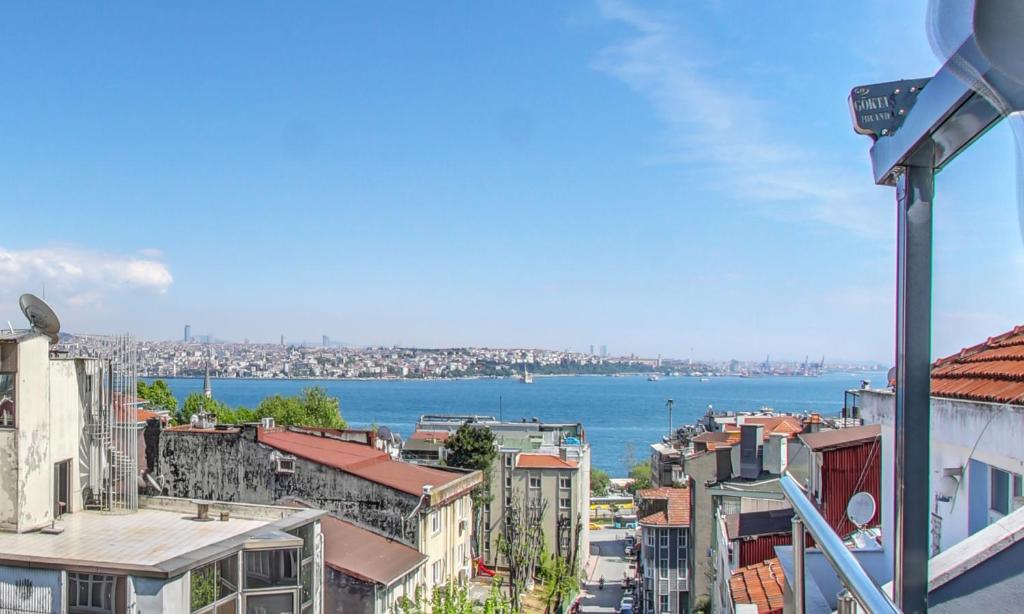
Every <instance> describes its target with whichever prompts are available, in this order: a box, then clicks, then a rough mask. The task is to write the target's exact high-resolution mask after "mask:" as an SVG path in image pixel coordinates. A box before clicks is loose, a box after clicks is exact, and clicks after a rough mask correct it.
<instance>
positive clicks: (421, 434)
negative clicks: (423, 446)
mask: <svg viewBox="0 0 1024 614" xmlns="http://www.w3.org/2000/svg"><path fill="white" fill-rule="evenodd" d="M450 436H451V433H450V432H448V431H414V432H413V434H412V435H410V436H409V441H448V437H450Z"/></svg>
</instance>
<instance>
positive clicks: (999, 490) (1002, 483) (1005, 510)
mask: <svg viewBox="0 0 1024 614" xmlns="http://www.w3.org/2000/svg"><path fill="white" fill-rule="evenodd" d="M991 489H992V490H991V492H992V496H991V505H990V507H991V508H992V509H993V510H994V511H996V512H999V513H1000V514H1009V513H1010V474H1009V473H1006V472H1005V471H1000V470H999V469H993V470H992V486H991Z"/></svg>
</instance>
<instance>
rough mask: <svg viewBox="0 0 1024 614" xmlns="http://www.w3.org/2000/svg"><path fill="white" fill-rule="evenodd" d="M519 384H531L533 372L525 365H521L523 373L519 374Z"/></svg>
mask: <svg viewBox="0 0 1024 614" xmlns="http://www.w3.org/2000/svg"><path fill="white" fill-rule="evenodd" d="M519 383H520V384H532V383H533V374H532V373H530V372H529V371H528V370H527V369H526V365H523V374H522V375H520V376H519Z"/></svg>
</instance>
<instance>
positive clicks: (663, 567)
mask: <svg viewBox="0 0 1024 614" xmlns="http://www.w3.org/2000/svg"><path fill="white" fill-rule="evenodd" d="M658 577H659V578H662V579H664V578H667V577H668V559H666V558H663V559H661V562H660V563H658Z"/></svg>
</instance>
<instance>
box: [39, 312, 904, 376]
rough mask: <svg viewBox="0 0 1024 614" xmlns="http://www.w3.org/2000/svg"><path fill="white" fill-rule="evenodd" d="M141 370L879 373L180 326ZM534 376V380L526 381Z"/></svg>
mask: <svg viewBox="0 0 1024 614" xmlns="http://www.w3.org/2000/svg"><path fill="white" fill-rule="evenodd" d="M103 342H104V341H103V340H102V339H101V338H96V337H90V336H77V335H62V336H61V342H60V345H59V347H58V349H59V350H63V351H67V352H69V353H71V354H72V355H76V356H89V355H100V351H101V347H100V346H101V344H102V343H103ZM136 350H137V357H138V369H139V374H140V375H142V376H146V377H202V376H204V375H205V374H206V373H207V371H209V374H210V375H211V376H212V377H219V378H251V379H301V378H316V379H441V378H444V379H449V378H466V377H520V378H522V377H523V375H524V373H528V374H529V375H530V376H531V377H532V376H533V375H609V376H614V375H625V374H637V373H640V374H649V375H650V376H651V377H658V376H669V377H671V376H691V377H716V376H727V375H731V376H745V377H753V376H804V377H813V376H818V375H821V374H822V373H825V372H830V371H864V370H872V371H877V370H884V369H885V368H886V367H885V366H883V365H878V364H873V363H864V362H836V363H828V364H826V363H825V359H824V357H822V358H821V359H820V360H817V361H810V360H809V359H805V360H803V361H772V360H771V358H770V357H766V359H765V360H764V361H760V362H758V361H740V360H729V361H714V362H709V361H693V360H679V359H663V358H662V357H660V356H656V357H640V356H636V355H632V354H631V355H627V356H613V355H610V354H609V353H608V348H607V346H605V345H602V346H600V347H599V348H597V347H595V346H593V345H591V346H590V351H589V352H578V351H569V350H548V349H522V348H518V349H508V348H506V349H501V348H481V347H458V348H410V347H383V346H377V347H356V346H350V345H347V344H333V343H331V341H330V339H329V337H327V336H326V335H324V336H323V338H322V340H321V343H320V344H319V345H315V344H310V343H298V344H292V343H287V342H286V340H285V338H284V337H283V336H282V337H281V340H280V342H279V343H276V344H275V343H249V342H248V340H246V341H245V342H242V343H237V342H226V341H219V340H215V339H211V338H210V337H205V336H204V337H198V338H197V337H193V336H192V334H191V327H189V326H186V327H185V334H184V337H183V339H182V340H180V341H139V342H137V346H136ZM528 381H532V380H528Z"/></svg>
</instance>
